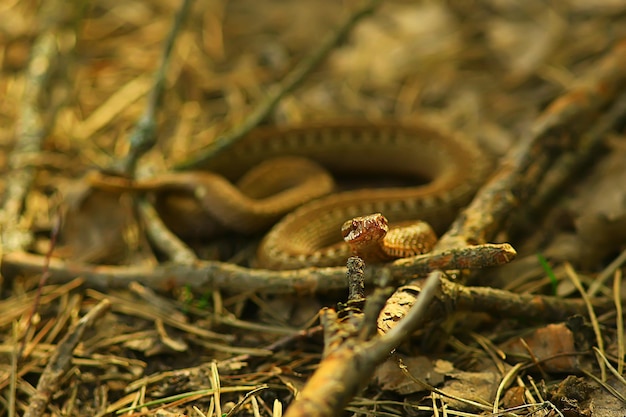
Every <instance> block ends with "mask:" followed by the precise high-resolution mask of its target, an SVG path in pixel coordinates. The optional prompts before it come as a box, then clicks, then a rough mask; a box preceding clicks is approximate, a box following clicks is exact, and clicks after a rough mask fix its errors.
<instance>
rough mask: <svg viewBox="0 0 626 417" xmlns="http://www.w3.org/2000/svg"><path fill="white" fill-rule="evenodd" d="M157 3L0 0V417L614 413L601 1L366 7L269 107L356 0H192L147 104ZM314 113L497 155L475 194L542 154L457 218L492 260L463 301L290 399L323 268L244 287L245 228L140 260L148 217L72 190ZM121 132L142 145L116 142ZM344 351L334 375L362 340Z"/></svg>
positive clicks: (607, 49)
mask: <svg viewBox="0 0 626 417" xmlns="http://www.w3.org/2000/svg"><path fill="white" fill-rule="evenodd" d="M39 3H41V4H39ZM181 3H182V2H181V1H174V0H158V1H152V2H145V1H137V0H125V1H121V0H108V1H104V0H94V1H92V2H69V3H68V2H61V1H60V0H53V1H47V2H36V1H34V0H10V1H5V2H3V3H2V4H1V5H0V97H2V99H0V150H1V151H0V170H1V172H2V178H1V179H0V191H2V193H3V195H4V199H3V200H2V210H1V211H0V230H1V231H2V249H1V250H0V256H1V259H2V261H1V262H2V265H1V273H2V276H1V278H0V284H1V285H0V341H1V344H0V417H2V416H14V415H29V416H39V415H54V416H61V415H63V416H86V415H90V416H104V415H118V414H121V415H133V416H138V415H147V414H149V415H191V416H195V415H198V416H200V415H207V416H211V415H216V416H223V415H228V416H238V415H241V416H243V415H259V416H279V415H282V414H283V410H287V411H285V412H286V413H289V410H288V407H289V405H290V404H294V398H307V399H308V401H309V403H308V406H310V407H313V409H315V410H316V415H336V414H337V409H343V410H344V411H343V415H355V416H356V415H376V416H396V415H397V416H400V415H424V416H428V415H446V413H447V415H463V416H469V415H524V416H525V415H533V416H557V415H560V416H568V417H569V416H623V415H624V410H626V380H625V379H624V358H625V347H624V342H625V341H624V335H623V333H624V324H623V319H622V310H621V309H622V307H621V300H622V299H623V298H624V296H625V295H626V284H625V283H623V280H622V274H623V270H624V268H625V267H624V262H625V261H626V164H625V163H624V161H626V140H625V136H624V126H626V123H624V122H625V120H626V118H625V115H626V104H625V103H626V96H625V95H624V92H625V91H626V88H625V87H626V58H625V57H626V47H625V46H624V42H625V39H626V7H625V6H624V5H623V2H621V1H618V0H598V1H594V2H585V1H577V0H568V1H563V2H544V1H540V0H529V1H524V2H518V1H509V0H501V1H495V0H485V1H479V2H467V1H461V0H451V1H446V2H439V1H421V2H415V1H402V0H393V1H392V0H390V1H386V2H383V3H384V4H382V5H380V6H378V7H375V8H373V10H372V11H371V13H369V14H367V16H364V17H362V18H360V16H357V17H358V18H359V21H358V22H356V24H355V25H354V27H353V28H352V29H351V30H350V31H348V33H347V35H346V36H345V37H341V39H339V40H338V42H336V44H334V45H332V47H330V48H327V50H326V51H325V53H326V55H325V56H324V59H322V60H321V62H320V63H319V65H316V66H314V68H312V69H311V70H310V71H306V73H305V74H303V75H304V77H303V80H302V81H301V82H299V83H297V85H294V86H293V88H291V89H289V90H288V91H282V92H281V94H280V95H279V96H277V98H278V101H277V103H275V105H270V104H269V101H268V97H271V96H272V94H274V93H275V92H276V91H280V90H281V88H284V87H285V86H286V84H287V82H288V80H289V74H290V71H291V70H292V69H293V68H295V67H296V66H297V65H298V64H299V63H301V62H306V60H307V59H308V57H310V56H311V54H312V53H313V52H314V51H316V50H318V49H319V48H320V45H322V43H323V42H324V40H325V39H326V38H327V37H328V36H330V35H331V34H333V33H334V32H335V31H336V30H337V29H338V28H340V27H342V25H344V24H345V22H346V20H347V19H349V17H350V16H352V15H353V14H355V13H356V11H357V10H359V8H360V7H362V3H368V2H360V1H356V0H350V1H344V2H337V1H330V0H315V1H313V0H309V1H291V2H287V1H280V0H239V1H232V2H230V1H225V0H214V1H206V0H200V1H197V2H193V3H192V4H191V9H190V10H189V13H188V16H186V18H184V19H183V21H182V25H181V27H180V28H179V30H178V31H176V32H175V38H174V43H173V49H172V50H171V55H170V56H169V61H168V65H167V68H166V72H165V76H164V84H163V87H164V88H163V91H162V96H160V97H156V96H159V94H157V95H156V96H154V95H151V91H152V90H151V89H152V88H153V80H154V77H155V73H157V70H158V69H159V65H160V62H161V60H162V57H163V54H164V50H165V45H166V43H167V38H168V33H170V31H171V30H172V26H173V24H174V21H175V16H176V15H177V13H179V8H180V7H181ZM371 3H372V4H374V3H375V2H374V1H372V2H371ZM286 80H287V81H286ZM155 97H156V98H157V99H156V100H155ZM558 100H560V101H558ZM555 101H556V104H551V103H555ZM153 105H154V107H152V106H153ZM151 109H154V110H155V111H154V112H153V113H151ZM259 109H264V110H265V113H262V114H261V117H259V118H258V119H259V120H253V121H250V120H251V119H249V117H250V116H251V115H254V114H257V113H255V112H259V111H260V110H259ZM571 109H574V110H572V111H571V112H570V110H571ZM146 116H147V118H146ZM142 117H143V118H142ZM337 119H339V120H361V121H370V122H371V121H377V120H387V121H389V120H391V121H394V122H398V123H400V122H401V123H414V122H416V121H419V122H420V123H422V122H423V123H427V124H429V125H432V126H434V127H435V128H437V129H441V130H442V131H444V132H457V133H459V134H461V135H462V136H464V137H467V138H469V140H472V141H474V143H475V144H477V146H479V147H480V149H481V152H482V153H483V154H484V158H485V160H490V161H506V163H503V164H502V165H501V168H500V171H498V172H499V173H501V174H502V175H501V176H496V177H497V179H499V180H502V178H504V177H505V176H506V175H509V174H510V172H509V171H512V170H514V165H515V164H514V162H512V161H516V159H515V155H517V156H518V157H519V155H520V153H522V154H523V152H524V148H523V144H524V143H525V142H524V141H525V140H530V139H529V138H532V137H534V136H537V137H538V138H539V139H540V140H537V144H534V145H532V146H530V147H529V148H532V149H531V151H530V153H529V154H523V155H522V156H523V157H520V158H519V159H518V160H521V161H525V162H524V163H526V165H525V168H523V170H522V171H520V172H519V173H517V174H516V175H518V177H516V179H515V181H518V182H519V183H524V181H526V183H525V184H526V185H524V186H523V187H522V186H519V187H518V186H517V185H516V186H515V187H518V188H514V187H513V188H512V189H510V190H509V191H510V193H509V194H508V196H509V197H511V198H510V200H511V201H513V200H514V203H512V202H511V201H508V200H507V201H505V200H506V198H503V199H502V200H501V201H504V202H503V203H502V204H503V205H504V206H506V210H501V211H498V212H480V213H475V214H476V215H477V216H479V217H481V219H482V221H485V222H488V221H489V219H497V222H496V221H495V220H494V222H493V224H490V226H489V228H488V229H489V232H488V234H487V235H486V236H488V240H489V241H490V242H500V243H504V242H507V243H510V244H511V245H512V247H513V248H515V251H516V254H517V255H516V259H515V260H514V261H512V262H510V263H508V264H506V265H501V266H496V267H492V268H484V269H471V271H469V270H466V271H463V273H462V274H460V275H463V276H464V280H465V281H463V284H461V283H458V284H455V285H458V287H455V288H457V290H455V291H457V292H459V293H461V292H463V291H465V290H466V289H475V290H476V292H474V293H471V294H470V295H468V297H469V298H470V300H469V301H466V302H464V303H461V302H459V301H458V299H455V300H452V301H450V302H446V301H445V300H443V301H442V300H441V293H440V294H439V298H438V300H439V302H441V303H442V304H443V305H444V306H443V307H442V308H441V311H442V314H441V316H440V317H437V318H436V319H433V318H432V317H431V320H429V322H428V323H427V324H423V325H421V326H419V329H418V330H417V331H415V332H411V334H407V335H404V336H403V339H402V340H401V343H398V344H397V345H398V346H397V348H395V349H394V350H393V353H391V352H389V351H386V353H385V357H382V358H381V357H376V358H375V357H373V356H372V355H370V353H367V354H364V356H363V357H358V358H357V359H356V360H357V362H358V360H361V359H362V360H363V361H365V362H366V363H367V364H368V366H363V368H364V369H362V370H361V369H358V367H354V368H353V369H348V371H349V372H346V374H345V375H332V372H331V374H330V376H329V377H328V382H329V384H330V382H331V381H332V382H333V383H337V384H338V385H337V387H334V386H333V387H330V388H329V387H324V386H323V385H324V381H322V383H321V386H316V385H315V383H316V382H312V383H311V384H310V386H309V387H308V388H307V387H306V384H307V381H309V380H310V378H311V376H312V375H313V373H314V372H315V370H316V369H318V368H321V367H322V366H321V365H319V364H320V362H323V361H324V360H327V359H328V357H329V353H331V350H332V349H333V346H329V344H331V343H332V342H334V341H336V340H334V339H333V338H332V337H331V333H332V332H331V331H329V327H330V328H332V327H333V326H334V325H338V324H336V323H335V324H332V323H331V324H329V322H328V320H329V319H328V317H329V316H328V314H329V313H328V312H329V310H327V309H325V308H332V309H336V308H339V309H342V308H345V304H341V305H339V306H338V303H345V302H346V299H347V297H348V289H347V286H346V285H345V284H343V282H344V281H343V277H345V272H344V271H343V269H338V268H336V269H333V270H329V271H330V272H329V271H322V272H316V271H313V270H303V271H301V272H300V275H299V279H300V281H296V280H295V279H294V280H293V281H289V280H288V279H282V278H280V277H283V278H284V277H286V276H288V274H289V273H286V274H284V275H276V276H272V277H270V278H269V280H262V279H261V278H259V277H260V276H261V275H259V274H258V272H257V270H255V269H254V268H253V264H252V263H251V262H252V258H253V257H254V253H255V248H256V245H257V244H258V242H259V239H260V236H253V237H250V236H237V235H236V234H235V233H227V234H226V235H225V236H223V237H220V238H219V239H217V240H211V241H210V242H209V241H191V240H188V239H182V243H184V245H182V246H181V247H179V246H176V247H175V248H173V249H172V248H171V247H170V248H169V250H171V252H168V249H167V248H163V247H160V248H157V247H156V246H157V245H156V244H155V239H156V240H158V238H155V237H154V236H153V235H151V234H150V231H149V228H150V225H149V224H148V223H150V222H151V221H154V217H150V216H151V212H150V211H149V205H146V203H145V201H144V202H143V203H141V204H140V205H139V206H138V205H136V203H137V202H138V201H139V200H138V199H136V198H135V197H137V196H136V195H133V194H132V193H128V192H126V193H111V192H102V191H101V190H100V191H99V190H94V189H93V188H92V183H91V182H90V181H91V180H90V178H92V177H91V176H90V175H92V174H93V173H94V172H96V171H100V172H111V171H112V170H114V169H115V168H119V167H120V166H125V167H131V168H134V162H135V161H134V160H133V156H134V155H137V156H138V157H139V159H138V161H137V166H136V170H135V171H133V172H132V174H133V175H134V174H137V175H138V176H142V177H146V176H150V175H157V177H158V175H159V174H158V173H164V172H169V171H172V170H174V169H176V168H177V167H178V168H180V167H181V166H183V165H185V163H186V161H189V160H194V159H195V158H197V157H198V155H201V154H202V153H203V152H204V151H205V150H206V149H210V146H211V144H212V143H214V141H215V140H216V138H219V137H223V136H222V135H224V134H225V133H226V134H227V136H228V132H233V131H235V132H236V129H237V128H239V127H241V126H246V123H252V124H258V123H261V124H263V125H268V126H274V125H278V126H288V125H298V124H302V123H311V122H315V123H325V122H327V121H331V120H337ZM140 120H141V121H144V122H145V121H146V120H148V121H154V122H155V125H154V128H155V130H154V132H155V139H156V144H155V145H154V146H153V147H151V148H150V149H140V150H139V151H138V150H137V146H136V144H137V143H138V142H137V140H136V138H137V136H135V137H133V138H132V139H131V136H132V135H131V134H132V133H133V132H135V133H137V132H139V134H140V135H139V137H141V134H142V133H146V130H144V131H141V130H134V129H135V128H136V126H137V123H138V122H139V121H140ZM546 120H547V122H546ZM552 122H554V125H551V124H550V123H552ZM549 124H550V125H549ZM547 125H549V128H546V127H545V126H547ZM542 129H544V130H542ZM148 130H149V129H148ZM145 137H149V134H148V135H147V136H143V137H142V138H144V139H145ZM533 143H534V142H533ZM516 147H517V148H516ZM518 148H519V149H518ZM515 149H518V150H517V151H515ZM144 150H147V152H145V153H144ZM135 152H137V153H135ZM515 152H517V153H515ZM533 152H534V153H533ZM533 159H534V160H533ZM546 161H547V162H546ZM123 163H127V165H123ZM507 164H508V165H507ZM497 169H498V165H497V162H496V163H495V164H494V168H493V170H494V172H496V170H497ZM507 169H508V170H509V171H507ZM131 171H132V170H131ZM155 173H156V174H155ZM498 175H500V174H498ZM507 178H508V177H507ZM496 183H497V181H496ZM528 183H530V185H528ZM515 184H517V183H515ZM520 190H522V191H520ZM505 191H506V190H505ZM497 195H498V196H501V197H502V196H507V194H506V193H505V194H497ZM494 210H495V209H494ZM152 216H154V213H152ZM186 216H188V214H177V213H175V214H174V215H172V216H171V217H170V219H169V221H172V222H174V223H176V222H177V221H182V222H183V223H184V222H185V221H186V220H187V219H186V218H185V217H186ZM151 219H152V220H151ZM162 220H166V219H162ZM166 223H167V222H166ZM156 224H158V222H156ZM166 239H167V238H166ZM174 242H177V241H176V240H175V239H174ZM178 243H181V242H178ZM478 243H484V242H478ZM187 245H188V246H187ZM181 248H182V249H181ZM189 249H191V252H186V251H187V250H189ZM172 254H174V259H170V261H169V262H167V257H168V256H167V255H172ZM176 254H178V255H180V258H176ZM190 258H191V261H190ZM507 260H508V259H507ZM232 265H235V266H234V267H231V266H232ZM229 268H231V269H229ZM232 268H235V269H232ZM324 274H326V275H324ZM276 277H278V278H280V279H282V280H280V279H279V281H280V282H279V283H278V284H277V283H276V282H274V281H272V280H273V279H275V278H276ZM336 277H339V281H338V282H339V283H340V284H339V285H334V284H329V282H331V283H334V282H337V281H333V279H334V278H336ZM325 278H328V280H329V281H323V282H322V281H321V280H323V279H325ZM409 278H412V277H409V276H406V277H405V279H406V280H408V279H409ZM307 280H308V281H307ZM315 280H320V281H315ZM292 282H293V283H292ZM296 282H300V284H302V283H303V282H307V283H309V284H307V285H309V286H308V287H306V288H304V290H303V287H299V286H298V284H296ZM311 282H315V285H312V284H310V283H311ZM367 282H368V286H367V287H366V291H367V293H368V294H371V293H372V292H373V290H374V288H373V285H371V284H370V283H371V282H373V280H368V281H367ZM400 284H401V283H399V282H397V281H394V285H396V286H399V285H400ZM302 285H304V284H302ZM488 291H495V292H488ZM377 294H378V293H377ZM480 296H485V299H484V300H483V299H480V298H478V297H480ZM496 296H497V297H501V298H498V299H497V301H495V300H494V299H493V298H489V297H496ZM372 297H373V296H372ZM472 297H474V298H473V301H472V300H471V299H472ZM476 300H482V301H476ZM508 303H510V304H515V303H519V304H525V306H522V305H520V306H519V309H515V308H513V307H511V306H510V305H508ZM372 304H373V303H372ZM504 304H507V305H504ZM468 306H471V308H463V307H468ZM522 307H526V310H524V309H523V308H522ZM320 311H322V313H321V315H320ZM444 313H445V314H444ZM320 317H325V319H322V320H321V321H320ZM365 320H367V313H366V315H365ZM323 327H324V328H325V329H322V328H323ZM324 335H325V337H324ZM370 336H372V335H370ZM376 337H379V338H381V339H383V337H381V336H372V340H374V341H376V340H378V339H376ZM345 338H346V339H347V341H343V342H345V343H348V344H349V343H351V342H350V338H354V340H356V341H357V342H356V343H354V344H352V345H350V346H351V347H350V350H349V351H348V353H347V354H346V355H347V356H346V358H347V359H346V361H348V362H347V363H350V362H349V361H350V360H355V357H357V356H358V354H359V353H355V352H359V349H360V347H359V346H360V345H359V343H360V342H362V343H363V345H365V342H364V341H359V340H360V339H359V338H358V336H357V335H356V334H355V333H354V332H353V333H350V332H348V334H347V336H346V337H345ZM329 340H330V342H329ZM325 342H326V344H325ZM343 342H342V343H343ZM324 349H326V350H324ZM323 351H324V354H322V353H323ZM379 362H382V364H381V365H380V366H378V367H377V368H376V370H374V371H373V372H368V370H367V369H369V365H371V368H372V370H373V367H374V365H376V364H377V363H379ZM344 365H345V364H344ZM366 368H367V369H366ZM341 369H342V368H341V367H338V368H337V372H338V373H341V371H340V370H341ZM361 371H362V372H361ZM344 377H345V380H344V379H342V378H344ZM349 378H352V379H351V380H348V379H349ZM354 378H356V381H355V380H354ZM346 387H351V388H350V389H348V388H346ZM344 388H345V391H346V392H345V393H344V392H343V391H342V390H343V389H344ZM357 388H358V389H357ZM305 390H308V391H305ZM316 390H317V391H316ZM303 392H307V394H306V395H299V394H302V393H303ZM335 396H336V398H335ZM325 407H328V408H327V409H326V408H325ZM337 407H338V408H337ZM293 410H296V407H294V409H293ZM304 410H307V409H306V408H304ZM292 413H293V414H292V415H306V414H308V415H313V413H312V412H311V413H306V412H301V414H295V413H296V411H292ZM507 413H508V414H507Z"/></svg>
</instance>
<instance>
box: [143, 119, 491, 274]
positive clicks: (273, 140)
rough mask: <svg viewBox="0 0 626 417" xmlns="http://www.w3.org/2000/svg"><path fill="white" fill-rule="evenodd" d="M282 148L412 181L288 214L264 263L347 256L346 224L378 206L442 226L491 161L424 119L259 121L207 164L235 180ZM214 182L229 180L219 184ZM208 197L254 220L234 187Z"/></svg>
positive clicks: (337, 261)
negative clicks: (267, 123)
mask: <svg viewBox="0 0 626 417" xmlns="http://www.w3.org/2000/svg"><path fill="white" fill-rule="evenodd" d="M280 156H302V157H306V158H310V159H312V160H313V161H315V162H317V163H319V164H320V165H322V166H323V167H325V168H326V169H328V170H329V171H330V172H331V173H332V174H334V175H335V176H336V177H338V178H340V177H342V176H345V175H349V176H351V177H354V176H363V177H366V178H372V177H374V178H379V177H393V178H402V179H404V180H405V182H406V181H409V185H408V186H401V187H399V186H394V187H390V188H389V187H382V188H360V189H353V190H348V191H340V192H336V193H333V194H330V195H327V196H325V197H321V198H318V199H315V200H313V201H310V202H308V203H305V204H303V205H301V206H300V207H298V208H296V209H295V210H293V211H291V212H290V213H289V214H287V215H286V216H285V217H283V218H282V220H280V221H279V222H278V223H277V224H276V225H275V226H274V227H273V228H272V229H271V230H270V231H269V232H268V233H267V235H266V236H265V238H264V239H263V241H262V242H261V244H260V246H259V249H258V253H257V266H259V267H262V268H269V269H296V268H302V267H307V266H337V265H341V264H343V263H345V260H346V259H347V257H348V256H350V249H349V248H348V246H347V244H345V243H344V242H342V235H341V226H342V224H343V223H344V222H345V221H346V220H348V219H351V218H354V217H357V216H362V215H367V214H371V213H375V212H380V213H383V214H384V215H385V216H386V217H387V218H388V219H389V221H390V222H392V223H394V222H402V221H407V220H416V219H420V220H424V221H427V222H428V223H430V224H431V225H432V227H433V228H434V230H435V231H436V232H437V233H442V232H443V231H444V230H445V228H446V227H447V226H448V225H449V223H450V222H451V221H452V220H453V219H454V217H455V215H456V213H457V211H458V209H459V208H460V207H462V206H463V205H465V204H466V203H467V202H468V201H469V199H470V198H471V197H472V195H473V194H474V192H475V191H476V189H477V188H478V186H479V185H480V183H481V182H482V181H483V180H484V178H485V176H486V174H487V172H488V169H489V164H488V163H487V162H486V161H488V158H486V157H485V156H484V155H482V154H481V152H480V150H479V149H478V148H477V147H476V145H475V144H473V143H471V142H469V141H468V140H466V139H462V138H458V137H456V136H454V135H446V134H442V133H440V132H439V131H437V130H435V129H433V128H431V127H428V126H425V125H422V124H412V125H402V124H396V123H373V124H367V123H336V124H320V125H305V126H298V127H287V128H282V127H273V128H259V129H255V130H253V131H252V132H251V133H250V134H248V135H247V136H246V137H244V138H243V139H242V140H240V141H239V142H237V143H235V144H233V146H231V147H230V148H228V149H226V150H225V151H223V152H221V153H219V154H218V155H217V156H216V157H215V158H213V159H211V160H209V161H208V162H206V163H205V164H204V165H203V166H202V169H206V170H209V171H211V172H214V173H218V174H220V175H223V177H224V178H225V179H227V180H228V181H232V182H234V181H236V180H238V179H239V178H241V177H242V175H244V173H245V172H246V171H248V170H249V169H250V167H253V166H256V165H258V164H260V163H262V162H264V161H267V160H268V159H270V158H275V157H280ZM178 175H185V174H184V173H181V174H178ZM211 176H213V174H210V175H209V177H211ZM182 178H184V177H182ZM207 178H208V177H207ZM177 181H178V182H180V179H178V180H177ZM212 181H213V180H210V181H209V182H212ZM218 182H219V181H218ZM221 182H222V183H223V182H224V179H222V180H221ZM138 184H140V183H138ZM134 188H137V189H141V186H135V187H134ZM144 188H149V187H148V186H146V187H144ZM190 188H191V187H190ZM214 188H217V189H221V188H223V187H222V186H221V185H219V184H218V185H217V186H216V187H214ZM196 191H197V190H196ZM195 194H197V192H195ZM196 197H198V196H197V195H196ZM201 198H202V199H203V204H202V205H203V206H211V205H213V204H214V203H215V202H216V200H221V204H217V205H216V206H220V207H221V206H225V207H226V208H217V209H215V208H214V207H208V209H209V210H207V211H210V210H213V211H212V213H211V214H212V215H216V216H218V217H219V216H220V212H224V213H223V214H224V215H225V216H226V217H229V222H230V223H232V222H235V223H236V224H238V225H239V226H242V227H239V230H240V231H244V230H243V229H245V227H243V226H245V225H246V224H249V223H250V222H251V221H250V220H249V219H247V218H245V216H244V214H241V213H243V212H244V211H245V210H236V207H237V206H238V205H239V206H241V205H244V206H247V205H250V206H252V204H251V203H249V202H246V201H247V200H241V201H239V200H236V199H235V198H233V197H232V193H231V192H230V191H228V192H226V193H222V194H221V195H220V196H219V197H211V196H209V195H204V196H201ZM242 201H243V202H242ZM224 203H226V205H224ZM273 206H274V205H273V204H267V203H266V204H265V205H264V206H263V207H264V208H263V211H266V212H271V210H272V207H273ZM244 208H245V207H244ZM283 210H284V208H283ZM257 211H258V210H257ZM281 215H282V214H280V213H279V214H274V217H275V218H278V217H280V216H281Z"/></svg>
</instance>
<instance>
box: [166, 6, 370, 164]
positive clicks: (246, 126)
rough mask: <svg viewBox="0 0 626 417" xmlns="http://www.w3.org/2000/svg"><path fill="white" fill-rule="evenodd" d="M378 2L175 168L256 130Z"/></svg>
mask: <svg viewBox="0 0 626 417" xmlns="http://www.w3.org/2000/svg"><path fill="white" fill-rule="evenodd" d="M379 4H380V0H368V1H367V2H366V3H365V5H364V6H363V7H362V8H360V9H358V10H356V11H355V12H354V13H352V14H351V15H350V16H349V17H348V19H347V20H346V21H345V22H344V23H343V24H342V25H341V26H340V27H339V28H338V29H337V31H336V32H335V33H332V34H330V35H329V36H327V37H326V38H325V39H323V40H322V41H321V42H320V44H319V46H318V47H317V49H315V50H314V51H313V53H311V55H309V56H307V57H306V58H305V59H303V60H302V61H300V62H299V63H298V65H296V66H295V68H293V69H292V70H291V72H290V73H288V74H287V75H286V76H285V77H284V78H283V79H282V81H281V82H280V83H277V84H275V85H274V86H272V87H271V88H270V91H269V93H268V96H267V98H265V99H264V100H263V101H262V102H261V103H259V105H258V106H257V107H256V108H255V110H254V111H253V112H252V113H251V114H250V115H248V117H246V119H245V120H244V121H243V122H242V123H241V124H239V125H238V126H237V127H235V128H233V129H232V130H230V131H229V132H227V133H225V134H224V135H222V136H221V137H219V138H217V139H216V140H215V141H214V142H213V143H212V144H211V148H210V149H208V150H206V151H205V152H202V153H200V154H199V155H197V156H195V157H194V158H193V159H191V160H189V161H186V162H183V163H181V164H179V165H178V166H177V167H176V169H178V170H185V169H197V168H202V166H203V165H204V164H205V163H206V162H207V161H208V160H210V159H211V158H214V157H215V156H216V155H218V154H219V153H220V152H222V151H224V150H225V149H227V148H228V147H230V146H231V145H232V144H233V143H234V142H236V141H237V140H239V139H241V138H242V137H243V136H245V135H246V134H247V133H248V132H250V131H251V130H252V129H254V128H255V127H256V126H257V125H258V124H259V123H260V122H262V121H263V120H264V119H265V118H266V117H267V116H268V115H269V114H270V113H271V112H272V111H273V110H274V108H275V107H276V105H277V104H278V102H279V101H280V100H281V99H282V98H283V97H284V96H285V95H286V94H289V93H290V92H291V91H293V89H294V88H296V87H297V86H298V85H299V84H300V83H301V82H302V80H303V79H304V78H305V77H306V76H307V75H309V73H311V71H313V70H314V69H315V67H317V65H319V63H320V62H322V60H324V58H326V56H327V55H328V54H329V53H330V52H331V51H332V50H333V49H334V48H335V47H336V46H337V44H338V43H339V42H340V41H341V40H343V39H344V38H345V37H346V36H347V35H348V33H350V31H351V30H352V29H353V28H354V26H355V25H356V24H357V23H358V22H359V21H360V20H361V19H362V18H364V17H366V16H368V15H370V14H372V13H373V12H374V11H375V10H376V8H377V7H378V5H379Z"/></svg>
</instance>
